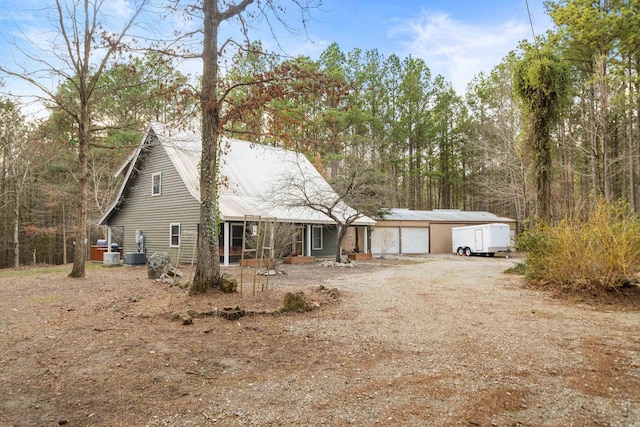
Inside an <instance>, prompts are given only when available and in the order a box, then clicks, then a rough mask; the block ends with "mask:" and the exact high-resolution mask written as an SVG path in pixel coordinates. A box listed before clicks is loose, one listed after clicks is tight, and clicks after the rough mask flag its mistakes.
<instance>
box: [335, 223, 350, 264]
mask: <svg viewBox="0 0 640 427" xmlns="http://www.w3.org/2000/svg"><path fill="white" fill-rule="evenodd" d="M347 228H348V227H347V226H345V225H342V224H338V239H337V241H336V262H342V239H343V238H344V236H345V235H346V234H347Z"/></svg>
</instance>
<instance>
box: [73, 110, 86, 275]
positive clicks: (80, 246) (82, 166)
mask: <svg viewBox="0 0 640 427" xmlns="http://www.w3.org/2000/svg"><path fill="white" fill-rule="evenodd" d="M81 108H82V113H81V118H80V123H79V129H78V175H79V181H78V204H77V212H78V214H77V222H76V227H77V228H76V244H75V248H74V253H73V269H72V270H71V273H69V277H76V278H77V277H84V276H85V274H86V269H85V264H86V262H87V198H88V193H87V184H88V182H89V164H88V158H87V157H88V156H87V154H88V153H87V152H88V151H89V135H90V129H89V123H90V122H89V107H88V102H86V101H85V105H83V106H82V107H81Z"/></svg>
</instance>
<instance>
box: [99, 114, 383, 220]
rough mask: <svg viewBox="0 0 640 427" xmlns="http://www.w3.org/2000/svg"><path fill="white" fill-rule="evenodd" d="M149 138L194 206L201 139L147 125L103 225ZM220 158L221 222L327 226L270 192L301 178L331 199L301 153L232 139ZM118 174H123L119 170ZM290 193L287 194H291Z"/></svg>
mask: <svg viewBox="0 0 640 427" xmlns="http://www.w3.org/2000/svg"><path fill="white" fill-rule="evenodd" d="M153 136H155V137H156V138H157V140H158V142H159V144H160V146H162V147H163V148H164V150H165V152H166V153H167V155H168V157H169V159H171V162H172V164H173V166H174V167H175V169H176V171H177V172H178V174H179V175H180V177H181V178H182V181H183V182H184V184H185V186H186V187H187V189H188V191H189V193H190V194H191V196H192V197H193V198H194V199H196V200H198V201H200V176H199V167H198V164H199V162H200V155H201V135H200V133H199V132H197V131H195V132H194V131H175V130H173V129H171V128H168V127H166V126H165V125H162V124H159V123H152V124H151V125H149V127H148V129H147V131H146V133H145V135H144V137H143V138H142V142H141V144H140V146H139V147H138V148H137V149H136V151H135V152H134V153H133V155H132V156H131V157H130V158H129V159H127V161H128V168H127V175H126V177H125V181H124V183H123V185H122V188H121V190H120V194H119V195H118V199H117V200H118V201H117V202H116V203H115V204H114V206H113V207H112V208H111V209H110V210H109V212H108V213H107V214H106V215H105V216H104V217H103V218H102V219H101V221H100V223H101V224H104V223H106V222H107V221H108V219H109V218H110V217H111V216H112V215H113V214H114V213H115V212H116V211H117V210H118V209H119V206H120V204H121V203H122V194H123V192H124V190H125V188H126V186H127V183H128V181H129V180H130V177H131V171H132V170H133V168H134V167H135V164H136V161H137V158H138V156H139V155H140V152H141V150H142V147H143V146H144V145H145V144H149V143H151V141H152V139H153ZM221 147H223V154H222V155H221V159H220V177H221V181H222V183H221V185H220V187H219V209H220V216H221V218H222V219H223V220H225V221H233V220H244V217H245V215H251V216H262V217H269V218H276V219H277V220H278V221H279V222H296V223H315V224H332V223H334V222H333V220H331V219H330V218H328V217H327V216H326V215H324V214H322V213H320V212H317V211H315V210H313V209H311V208H308V207H295V208H287V207H285V203H284V202H285V199H286V198H287V196H288V194H283V193H284V192H283V191H280V192H275V190H276V189H277V188H278V187H282V181H283V179H285V178H286V177H288V176H291V174H301V176H304V179H305V181H308V182H312V183H313V187H314V191H313V193H314V194H315V195H316V196H317V197H323V198H326V199H325V200H333V199H334V198H336V197H337V194H336V193H335V191H333V189H332V188H331V187H330V186H329V184H328V183H327V182H326V181H325V180H324V178H323V177H322V176H321V175H320V173H319V172H318V171H317V170H316V169H315V168H314V167H313V165H312V164H311V163H310V162H309V160H308V159H307V158H306V157H305V156H304V155H302V154H300V153H296V152H293V151H289V150H284V149H281V148H276V147H269V146H265V145H260V144H252V143H250V142H247V141H241V140H238V139H232V138H223V139H222V141H221ZM121 170H123V169H122V168H121ZM294 191H295V189H294V188H291V189H290V191H289V192H294ZM338 210H342V214H343V215H345V216H346V215H352V214H353V213H355V211H354V210H353V209H352V208H350V207H349V206H347V205H346V204H344V203H341V204H340V205H339V208H338ZM354 224H355V225H371V224H375V221H373V220H372V219H370V218H368V217H362V218H360V219H358V220H357V221H356V222H355V223H354Z"/></svg>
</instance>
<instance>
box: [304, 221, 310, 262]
mask: <svg viewBox="0 0 640 427" xmlns="http://www.w3.org/2000/svg"><path fill="white" fill-rule="evenodd" d="M302 255H304V254H302ZM307 256H311V224H307Z"/></svg>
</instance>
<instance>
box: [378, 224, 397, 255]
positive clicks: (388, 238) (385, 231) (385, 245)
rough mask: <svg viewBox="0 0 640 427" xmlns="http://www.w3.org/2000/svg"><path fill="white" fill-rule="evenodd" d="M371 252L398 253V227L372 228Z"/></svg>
mask: <svg viewBox="0 0 640 427" xmlns="http://www.w3.org/2000/svg"><path fill="white" fill-rule="evenodd" d="M371 252H372V253H374V254H397V253H400V229H399V228H398V227H373V230H372V231H371Z"/></svg>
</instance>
